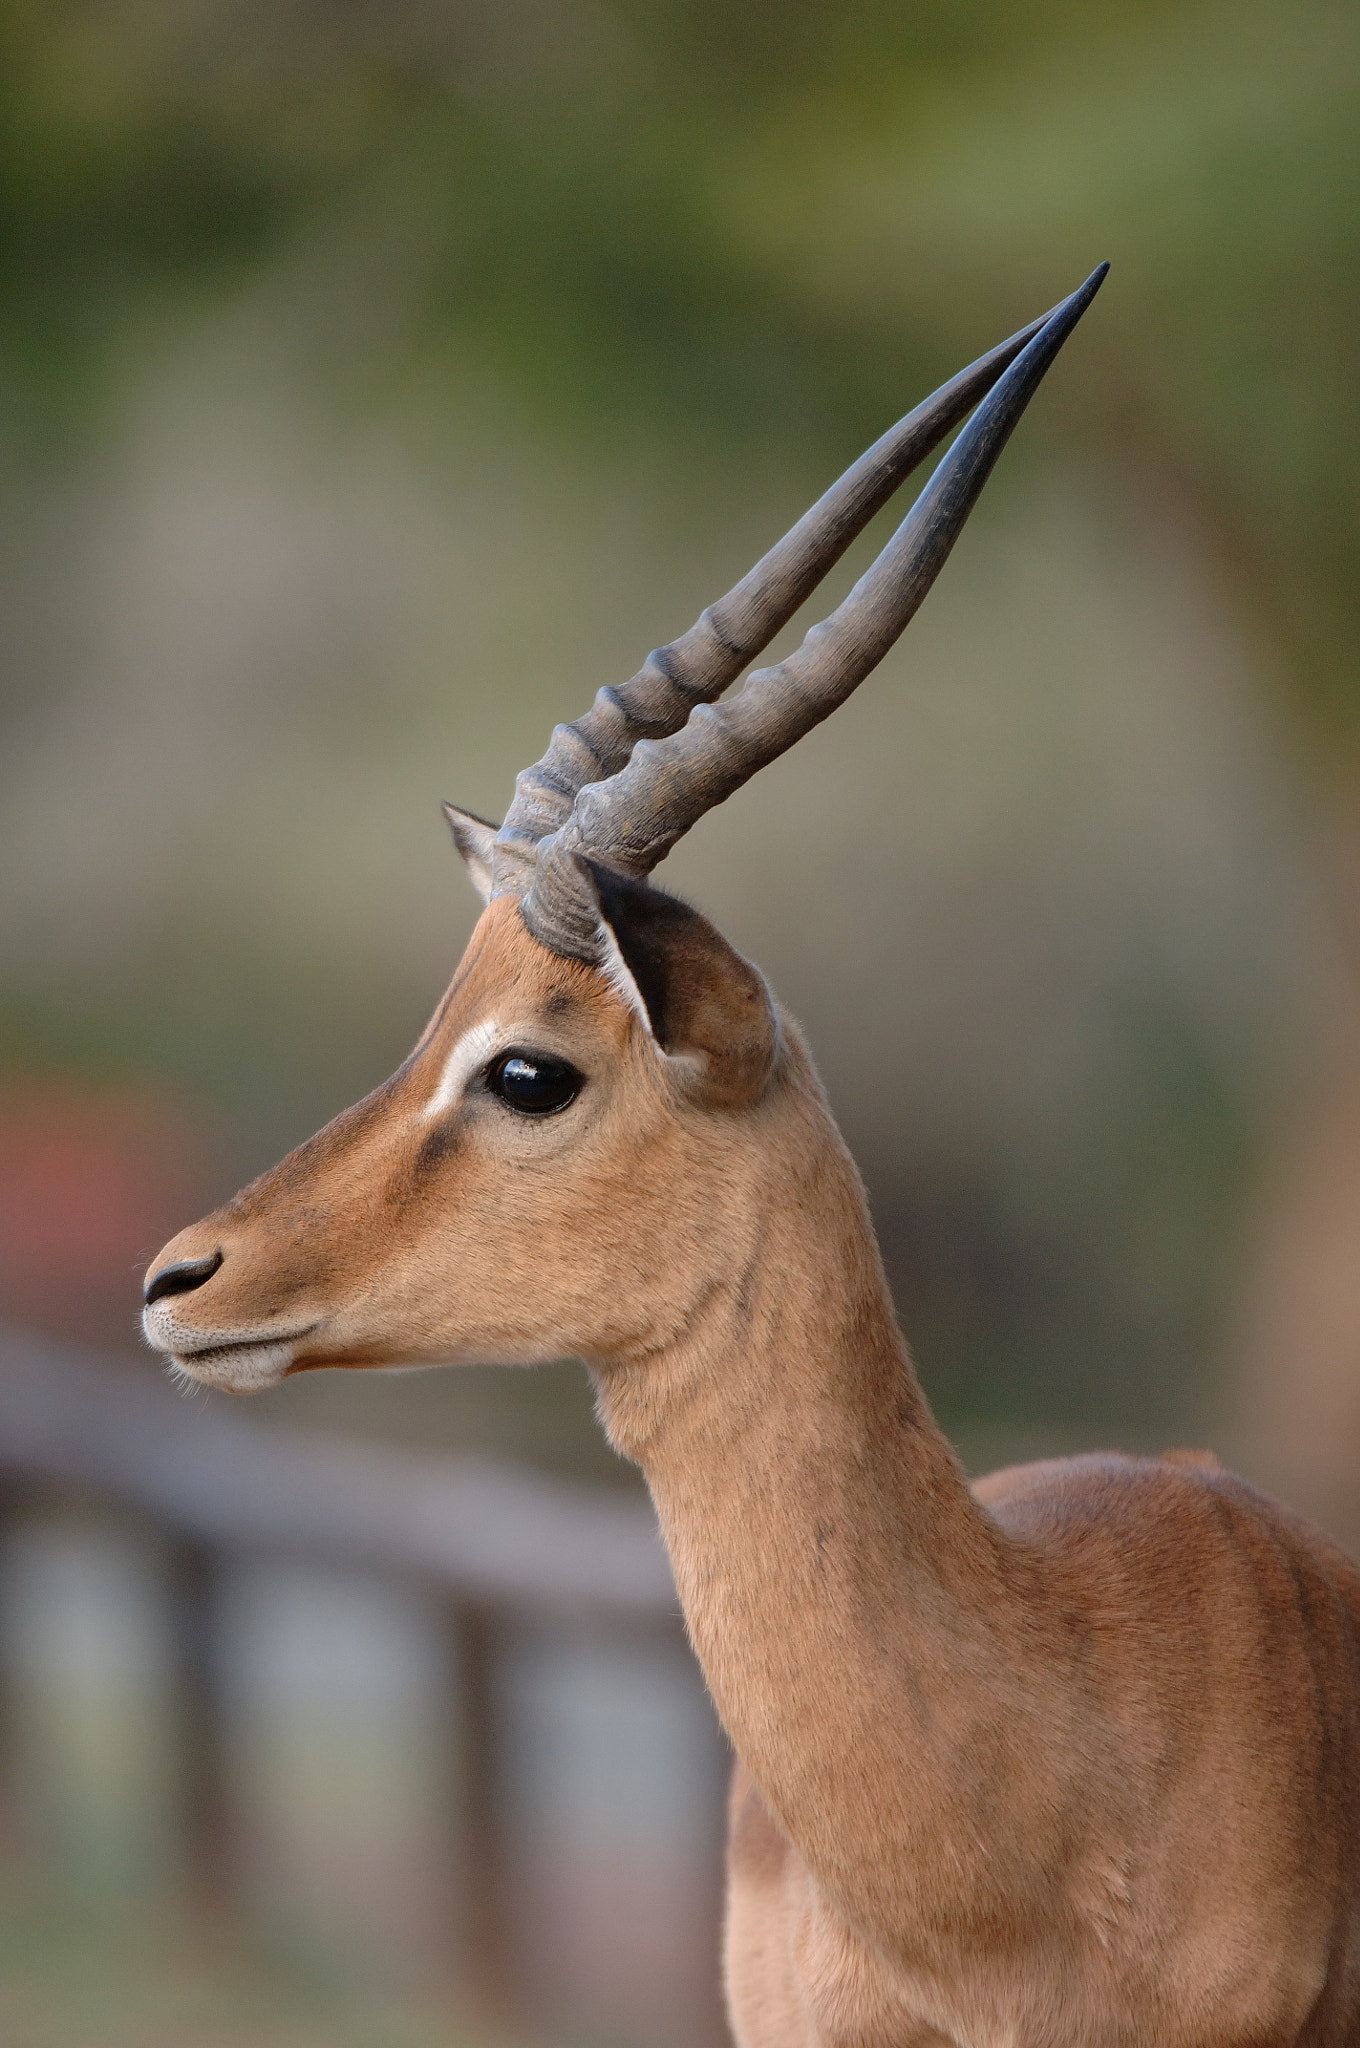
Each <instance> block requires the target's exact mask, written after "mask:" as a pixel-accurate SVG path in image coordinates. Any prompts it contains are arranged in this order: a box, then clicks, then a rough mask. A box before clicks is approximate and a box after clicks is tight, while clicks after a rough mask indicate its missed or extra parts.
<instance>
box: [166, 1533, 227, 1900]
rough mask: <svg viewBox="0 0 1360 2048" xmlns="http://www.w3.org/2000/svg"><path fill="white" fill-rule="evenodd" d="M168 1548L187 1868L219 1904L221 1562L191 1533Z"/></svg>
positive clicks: (223, 1837)
mask: <svg viewBox="0 0 1360 2048" xmlns="http://www.w3.org/2000/svg"><path fill="white" fill-rule="evenodd" d="M167 1552H168V1572H167V1576H168V1580H169V1596H170V1612H171V1646H172V1655H173V1658H174V1672H175V1714H176V1720H177V1724H178V1725H177V1737H178V1754H177V1759H176V1761H177V1769H178V1786H177V1792H178V1806H179V1823H180V1831H181V1841H182V1844H183V1855H184V1860H185V1866H186V1869H185V1875H186V1878H187V1881H188V1884H189V1888H190V1890H191V1892H192V1893H193V1895H194V1897H195V1899H196V1900H197V1901H198V1902H199V1903H200V1904H202V1905H205V1906H209V1907H216V1906H221V1905H223V1904H224V1903H225V1902H226V1900H227V1898H228V1895H229V1893H230V1890H231V1841H230V1826H231V1822H230V1800H229V1793H228V1786H227V1782H226V1752H225V1730H224V1726H223V1710H222V1702H221V1695H220V1686H219V1682H218V1678H219V1674H218V1670H217V1652H216V1642H215V1623H216V1607H217V1588H218V1583H219V1577H220V1569H219V1564H218V1555H217V1552H216V1551H215V1549H214V1547H213V1546H212V1545H210V1544H208V1543H204V1542H200V1541H199V1540H197V1539H196V1538H194V1537H192V1536H186V1535H183V1534H175V1535H173V1536H171V1537H170V1538H169V1539H168V1542H167Z"/></svg>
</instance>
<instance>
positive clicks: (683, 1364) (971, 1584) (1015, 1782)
mask: <svg viewBox="0 0 1360 2048" xmlns="http://www.w3.org/2000/svg"><path fill="white" fill-rule="evenodd" d="M811 1085H812V1089H813V1090H815V1088H816V1084H815V1081H814V1082H812V1084H811ZM810 1096H811V1091H809V1097H810ZM819 1096H820V1091H817V1096H816V1098H812V1099H807V1098H805V1099H804V1101H803V1104H802V1120H803V1121H802V1128H801V1130H800V1131H799V1132H797V1133H795V1134H794V1137H795V1142H793V1143H792V1144H790V1145H789V1146H788V1147H787V1148H786V1151H785V1157H784V1165H783V1170H782V1171H780V1170H778V1167H777V1168H776V1170H775V1171H773V1172H770V1171H769V1170H768V1169H769V1165H770V1161H769V1160H768V1158H762V1162H761V1163H762V1172H761V1174H760V1176H759V1179H758V1182H757V1183H756V1184H755V1186H756V1187H758V1190H759V1192H758V1194H757V1193H755V1192H754V1190H753V1192H752V1196H751V1198H750V1199H747V1200H746V1201H744V1202H743V1203H742V1204H741V1209H742V1218H743V1223H742V1227H741V1229H740V1230H739V1231H738V1233H737V1234H738V1235H739V1236H740V1237H741V1239H742V1245H741V1254H742V1255H741V1256H738V1257H737V1259H736V1260H735V1263H734V1266H733V1269H732V1270H731V1271H730V1273H729V1275H728V1277H727V1278H726V1280H725V1281H724V1282H723V1283H721V1284H720V1285H719V1286H718V1287H717V1288H716V1289H715V1290H714V1291H713V1292H712V1293H710V1294H709V1295H708V1297H707V1298H706V1301H705V1306H704V1308H703V1310H702V1312H701V1313H700V1314H699V1315H698V1316H697V1317H695V1318H692V1319H691V1322H690V1324H689V1326H688V1327H687V1328H686V1330H685V1332H684V1334H683V1335H682V1336H681V1337H680V1339H679V1340H678V1341H676V1342H674V1343H672V1344H671V1345H669V1346H668V1347H667V1348H666V1350H665V1351H663V1352H662V1353H660V1354H659V1355H658V1354H655V1353H653V1354H651V1355H650V1356H649V1357H647V1358H645V1359H639V1360H637V1361H634V1362H631V1363H629V1362H627V1361H623V1362H618V1363H616V1364H615V1365H614V1366H613V1367H612V1368H606V1369H605V1370H603V1371H602V1372H601V1373H600V1375H599V1382H600V1408H601V1413H602V1419H603V1420H604V1422H605V1426H606V1428H607V1429H608V1430H609V1433H610V1435H611V1437H612V1438H613V1440H614V1441H615V1443H616V1445H617V1446H618V1447H619V1448H620V1449H622V1450H624V1451H625V1452H626V1453H627V1454H628V1455H629V1456H631V1457H634V1458H635V1459H636V1460H637V1461H638V1462H639V1463H640V1464H641V1465H642V1467H643V1469H644V1471H645V1473H646V1476H647V1480H648V1483H649V1485H650V1487H651V1491H652V1495H653V1498H654V1500H655V1503H656V1507H657V1512H658V1514H659V1517H660V1521H661V1526H662V1530H663V1533H664V1535H665V1538H666V1542H667V1545H668V1547H669V1550H670V1554H671V1559H672V1563H673V1566H674V1570H675V1577H676V1585H677V1588H678V1590H679V1594H680V1599H681V1602H682V1604H683V1607H684V1611H685V1616H686V1619H687V1621H688V1624H689V1629H690V1633H691V1636H692V1639H693V1642H694V1647H695V1649H696V1651H697V1652H698V1655H699V1659H700V1662H701V1663H702V1665H703V1668H704V1673H705V1676H706V1677H707V1680H708V1683H709V1686H710V1688H711V1690H712V1693H713V1697H714V1700H715V1702H716V1704H717V1708H718V1711H719V1714H720V1715H721V1717H722V1720H723V1722H724V1724H725V1726H726V1728H727V1731H728V1733H729V1735H730V1736H731V1738H732V1740H733V1742H734V1744H735V1746H736V1749H737V1751H738V1753H739V1755H740V1756H741V1758H742V1760H743V1761H744V1763H745V1764H746V1766H747V1768H748V1769H749V1771H750V1772H751V1774H752V1776H753V1778H754V1779H755V1782H756V1784H757V1785H758V1787H759V1788H760V1791H761V1794H762V1796H763V1798H764V1800H765V1803H766V1805H767V1806H768V1807H769V1809H770V1811H771V1813H772V1814H773V1816H774V1818H775V1820H776V1821H777V1823H778V1824H779V1826H780V1828H781V1830H782V1832H783V1833H784V1834H785V1836H786V1837H787V1839H788V1840H789V1841H790V1842H792V1843H793V1845H794V1846H795V1848H796V1849H797V1850H798V1851H799V1853H800V1854H801V1856H802V1858H803V1860H804V1862H805V1863H806V1864H807V1866H808V1868H809V1869H810V1871H811V1872H812V1874H813V1876H814V1877H815V1878H816V1879H817V1880H818V1882H819V1884H820V1886H821V1887H822V1889H823V1891H824V1892H825V1894H826V1895H827V1897H828V1898H829V1899H830V1900H831V1901H832V1902H833V1903H834V1904H835V1905H836V1906H837V1907H838V1908H839V1909H840V1910H841V1911H842V1912H843V1913H844V1914H845V1915H846V1916H847V1917H848V1918H849V1919H850V1920H851V1922H852V1924H856V1925H858V1926H859V1927H860V1928H861V1930H862V1931H864V1932H866V1933H869V1934H871V1935H872V1934H875V1933H876V1932H878V1931H879V1930H881V1931H882V1932H883V1934H884V1935H886V1933H887V1930H889V1929H891V1928H893V1927H894V1926H896V1927H897V1928H898V1929H899V1930H900V1928H901V1925H902V1905H903V1892H904V1887H905V1888H907V1889H911V1888H912V1887H913V1886H914V1884H915V1883H916V1882H917V1880H918V1879H919V1880H920V1881H921V1883H922V1886H923V1889H922V1893H921V1896H922V1899H923V1900H924V1899H925V1898H927V1897H929V1896H930V1895H931V1892H932V1890H933V1889H934V1887H932V1886H931V1885H930V1884H929V1882H928V1874H929V1871H930V1870H931V1869H934V1870H936V1871H938V1870H939V1868H940V1860H941V1858H945V1859H948V1861H949V1863H950V1864H951V1865H952V1871H953V1880H954V1881H953V1882H952V1883H951V1885H950V1891H951V1893H952V1895H953V1897H954V1899H955V1901H956V1906H957V1902H958V1900H959V1898H960V1894H961V1893H962V1895H963V1896H964V1897H965V1898H966V1897H967V1895H968V1892H969V1889H970V1887H971V1888H972V1889H973V1891H974V1892H975V1895H976V1896H975V1903H976V1907H977V1910H978V1911H979V1912H985V1911H987V1910H989V1901H991V1900H993V1899H994V1898H995V1897H996V1894H997V1892H998V1891H999V1890H1000V1889H1002V1888H1003V1887H1004V1885H1005V1884H1006V1882H1007V1872H1008V1870H1009V1869H1010V1864H1011V1859H1010V1858H1009V1857H1008V1855H1007V1854H1006V1849H1007V1843H1006V1842H1005V1841H1003V1840H1000V1839H998V1823H997V1818H996V1817H997V1816H998V1815H999V1814H1001V1813H1004V1814H1006V1815H1007V1817H1008V1824H1009V1825H1010V1826H1011V1827H1012V1828H1013V1831H1014V1842H1013V1844H1012V1845H1011V1846H1013V1848H1014V1851H1015V1854H1016V1856H1019V1857H1021V1858H1023V1859H1024V1860H1025V1861H1027V1862H1029V1861H1031V1860H1032V1855H1033V1851H1034V1849H1035V1848H1036V1847H1037V1846H1038V1842H1037V1838H1036V1835H1035V1833H1034V1831H1035V1830H1038V1831H1039V1833H1040V1834H1042V1831H1043V1825H1044V1818H1045V1815H1044V1796H1045V1795H1044V1787H1045V1785H1046V1784H1048V1778H1049V1773H1048V1767H1047V1766H1046V1765H1045V1763H1044V1761H1043V1758H1044V1753H1045V1751H1046V1750H1048V1749H1051V1746H1052V1744H1053V1743H1054V1741H1055V1740H1061V1736H1060V1732H1059V1731H1060V1727H1061V1723H1062V1720H1063V1714H1062V1702H1061V1701H1060V1700H1056V1699H1054V1698H1053V1697H1052V1696H1051V1695H1052V1692H1053V1679H1052V1677H1051V1676H1050V1675H1049V1674H1048V1672H1047V1671H1046V1665H1047V1664H1048V1663H1049V1662H1050V1661H1052V1662H1054V1663H1056V1661H1057V1660H1056V1658H1055V1657H1054V1656H1053V1650H1054V1648H1055V1647H1056V1646H1053V1645H1049V1644H1048V1643H1046V1641H1045V1637H1046V1635H1047V1633H1048V1631H1047V1630H1046V1629H1045V1628H1044V1627H1043V1626H1042V1607H1043V1603H1042V1601H1041V1600H1040V1599H1039V1597H1038V1592H1039V1589H1038V1588H1037V1586H1036V1585H1035V1583H1034V1579H1033V1572H1034V1567H1033V1565H1032V1563H1031V1561H1030V1560H1029V1558H1028V1555H1027V1553H1025V1552H1022V1551H1020V1550H1018V1549H1017V1548H1016V1547H1015V1546H1013V1545H1012V1544H1011V1543H1010V1541H1009V1540H1008V1539H1007V1538H1006V1537H1005V1536H1004V1535H1003V1534H1002V1532H1001V1531H1000V1530H999V1529H998V1527H997V1526H996V1525H995V1523H993V1522H992V1520H991V1519H990V1518H989V1517H988V1516H987V1515H986V1514H985V1512H984V1511H983V1510H982V1509H981V1508H980V1507H979V1506H978V1505H977V1504H976V1503H975V1502H974V1501H973V1499H972V1497H971V1495H970V1494H969V1492H968V1490H967V1487H966V1485H965V1483H964V1480H963V1477H962V1474H961V1472H960V1469H959V1466H958V1463H957V1461H956V1459H955V1457H954V1454H953V1452H952V1450H951V1449H950V1447H949V1445H948V1444H947V1443H946V1441H945V1439H944V1437H943V1436H942V1435H941V1433H940V1431H939V1429H938V1428H937V1426H936V1424H935V1422H934V1421H933V1419H932V1418H931V1415H930V1412H929V1409H928V1408H927V1406H926V1403H925V1399H924V1397H923V1395H922V1393H921V1389H920V1386H919V1383H918V1381H917V1379H916V1375H915V1372H914V1371H913V1369H912V1366H911V1363H910V1360H909V1358H908V1356H907V1354H906V1351H905V1348H904V1346H903V1343H902V1340H901V1337H900V1335H899V1333H898V1330H897V1325H896V1320H895V1317H894V1314H893V1309H892V1304H891V1301H890V1299H889V1296H888V1292H887V1286H886V1282H885V1280H884V1276H883V1271H882V1266H881V1263H880V1260H879V1255H878V1250H877V1246H876V1244H875V1241H874V1237H873V1231H872V1227H871V1225H870V1222H869V1218H868V1214H867V1210H866V1206H865V1201H864V1195H863V1190H862V1187H861V1184H860V1181H859V1178H858V1175H857V1173H856V1171H855V1168H854V1166H853V1164H852V1162H851V1161H850V1159H849V1156H848V1154H847V1153H846V1151H845V1148H844V1146H843V1144H842V1142H841V1140H840V1137H839V1134H838V1133H837V1132H836V1130H835V1127H834V1125H833V1124H832V1122H831V1119H830V1115H829V1112H827V1111H826V1110H825V1109H824V1108H822V1107H821V1104H820V1100H819ZM726 1224H727V1218H726V1217H725V1218H724V1233H726ZM1055 1716H1056V1718H1055ZM1048 1811H1049V1812H1050V1813H1051V1812H1052V1811H1053V1808H1052V1807H1051V1806H1050V1807H1049V1808H1048ZM1026 1830H1029V1835H1028V1839H1027V1840H1026V1839H1025V1835H1026ZM1018 1874H1019V1872H1018V1869H1017V1870H1014V1871H1012V1872H1011V1875H1012V1876H1018Z"/></svg>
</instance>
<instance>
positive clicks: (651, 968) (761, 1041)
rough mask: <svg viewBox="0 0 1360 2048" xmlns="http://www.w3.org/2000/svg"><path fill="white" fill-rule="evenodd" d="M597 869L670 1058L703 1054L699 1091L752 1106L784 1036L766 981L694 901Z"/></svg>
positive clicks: (726, 1103)
mask: <svg viewBox="0 0 1360 2048" xmlns="http://www.w3.org/2000/svg"><path fill="white" fill-rule="evenodd" d="M590 869H591V874H592V877H593V879H594V882H595V887H596V891H597V894H598V896H599V903H600V914H601V916H602V917H603V919H604V921H605V923H606V924H607V925H608V927H609V929H610V931H611V932H612V933H613V935H614V940H615V943H616V944H617V946H618V949H619V952H620V953H621V955H622V956H623V961H624V964H625V966H626V967H627V969H628V972H629V973H630V974H631V975H632V977H633V981H634V983H635V984H636V986H637V991H638V994H639V995H640V996H641V998H642V1001H643V1004H644V1006H645V1008H646V1011H647V1016H648V1019H649V1021H650V1023H651V1027H652V1034H653V1036H654V1037H655V1039H656V1041H657V1043H658V1045H659V1046H660V1047H661V1049H662V1051H663V1052H666V1053H670V1054H672V1055H677V1056H684V1055H686V1054H688V1055H689V1056H690V1057H692V1058H693V1057H695V1056H697V1058H698V1063H699V1071H698V1074H697V1076H696V1083H695V1085H696V1089H697V1091H698V1092H699V1093H700V1094H701V1095H702V1096H703V1099H704V1100H705V1101H707V1102H711V1103H712V1104H713V1105H714V1106H715V1107H723V1108H739V1107H740V1106H741V1104H743V1103H745V1102H750V1101H752V1100H754V1098H755V1097H756V1096H757V1095H758V1094H759V1093H760V1091H761V1089H762V1088H763V1087H764V1086H765V1083H766V1081H767V1080H768V1079H769V1074H770V1068H771V1066H772V1065H773V1063H774V1056H775V1050H776V1047H777V1044H778V1038H779V1026H778V1023H777V1021H776V1019H775V1014H774V1006H773V1004H772V1003H771V1001H770V992H769V990H768V988H767V987H766V986H765V979H764V976H763V975H761V974H760V973H759V972H758V971H757V969H756V968H754V967H752V965H751V963H750V961H749V960H743V958H742V956H741V954H740V953H738V952H737V950H736V948H735V947H733V946H729V945H728V943H727V940H726V939H725V938H724V937H723V935H722V933H721V932H719V931H716V930H715V929H714V927H713V926H712V925H711V924H710V923H709V921H708V919H707V918H706V917H701V916H700V914H699V912H698V911H697V910H691V909H690V907H689V905H688V904H687V903H681V902H679V901H678V900H677V899H676V898H675V897H674V896H667V895H666V894H665V892H664V891H663V890H661V889H654V888H652V887H651V886H650V884H648V883H646V882H636V881H634V880H633V879H632V878H631V877H630V876H628V875H621V874H619V873H618V872H617V870H615V869H613V868H607V867H603V866H600V865H598V864H597V863H596V862H594V861H592V862H591V863H590Z"/></svg>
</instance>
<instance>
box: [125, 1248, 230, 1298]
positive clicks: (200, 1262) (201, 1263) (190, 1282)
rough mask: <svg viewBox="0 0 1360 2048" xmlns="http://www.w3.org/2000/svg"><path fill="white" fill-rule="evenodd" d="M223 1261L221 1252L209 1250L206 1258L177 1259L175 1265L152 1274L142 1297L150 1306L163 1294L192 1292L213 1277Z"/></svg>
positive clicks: (164, 1267)
mask: <svg viewBox="0 0 1360 2048" xmlns="http://www.w3.org/2000/svg"><path fill="white" fill-rule="evenodd" d="M221 1263H222V1254H221V1252H209V1254H208V1256H207V1258H206V1259H176V1261H175V1263H174V1265H173V1266H162V1267H161V1269H160V1272H159V1273H153V1274H152V1276H151V1278H150V1279H149V1280H148V1281H147V1283H146V1287H145V1289H144V1291H143V1294H142V1299H143V1301H144V1302H145V1303H146V1305H147V1307H148V1308H150V1306H151V1304H152V1302H153V1301H159V1300H160V1298H161V1296H162V1295H163V1294H192V1293H193V1291H194V1289H195V1287H201V1286H202V1285H203V1282H204V1281H205V1280H211V1279H212V1276H213V1274H214V1273H215V1272H216V1271H217V1269H218V1267H219V1266H220V1265H221Z"/></svg>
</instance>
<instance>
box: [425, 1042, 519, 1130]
mask: <svg viewBox="0 0 1360 2048" xmlns="http://www.w3.org/2000/svg"><path fill="white" fill-rule="evenodd" d="M500 1036H501V1027H500V1025H499V1024H498V1023H497V1022H496V1020H495V1018H494V1017H493V1018H491V1019H489V1020H488V1021H487V1022H486V1023H485V1024H474V1025H473V1026H472V1029H471V1030H470V1031H465V1032H464V1033H463V1035H462V1037H461V1038H460V1039H459V1041H458V1043H457V1045H455V1047H454V1048H453V1051H452V1052H451V1053H450V1054H449V1056H448V1058H447V1059H446V1060H445V1062H444V1071H443V1073H442V1074H441V1075H440V1076H439V1086H438V1087H437V1088H436V1089H435V1091H434V1094H433V1095H432V1096H431V1097H430V1099H429V1101H428V1102H427V1103H426V1105H425V1107H424V1109H423V1110H422V1111H421V1112H420V1113H421V1115H422V1116H439V1115H441V1114H442V1112H443V1111H444V1110H446V1109H452V1108H453V1106H454V1104H455V1103H456V1102H457V1101H458V1100H459V1098H460V1096H461V1095H462V1093H463V1090H464V1089H465V1088H466V1087H467V1084H468V1082H469V1081H470V1080H471V1079H472V1077H473V1075H474V1074H475V1073H477V1072H478V1071H479V1070H480V1069H481V1068H482V1067H484V1066H485V1065H486V1063H487V1061H488V1060H489V1059H490V1057H491V1055H492V1053H493V1052H494V1051H495V1049H496V1043H497V1040H498V1039H499V1038H500Z"/></svg>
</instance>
